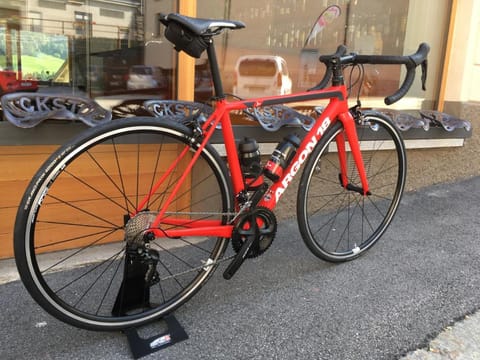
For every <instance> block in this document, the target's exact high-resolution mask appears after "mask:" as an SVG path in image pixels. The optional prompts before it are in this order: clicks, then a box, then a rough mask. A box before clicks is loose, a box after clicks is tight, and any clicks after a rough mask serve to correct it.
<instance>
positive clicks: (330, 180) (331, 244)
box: [303, 116, 405, 261]
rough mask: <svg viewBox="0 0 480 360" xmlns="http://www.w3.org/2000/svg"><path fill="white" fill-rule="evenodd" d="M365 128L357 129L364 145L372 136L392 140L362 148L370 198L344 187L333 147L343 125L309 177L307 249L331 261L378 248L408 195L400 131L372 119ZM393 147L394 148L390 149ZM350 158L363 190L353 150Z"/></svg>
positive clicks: (351, 177) (356, 183)
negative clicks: (405, 186)
mask: <svg viewBox="0 0 480 360" xmlns="http://www.w3.org/2000/svg"><path fill="white" fill-rule="evenodd" d="M364 124H365V125H363V126H358V127H357V133H358V136H359V140H360V141H362V139H364V138H365V139H368V138H370V137H371V136H372V132H374V133H378V132H383V137H388V138H389V140H377V141H375V142H364V143H363V144H362V157H363V160H364V164H365V170H366V172H367V178H368V182H369V187H370V189H369V190H370V192H371V195H369V196H363V195H362V194H359V193H358V192H355V191H349V190H346V189H344V188H343V187H342V186H341V183H340V180H339V175H338V174H339V165H338V164H339V162H338V155H337V153H336V152H335V148H336V146H335V144H333V145H332V146H330V144H331V143H335V136H336V135H338V134H339V133H341V130H342V128H341V127H340V126H339V127H338V128H337V129H336V131H335V134H334V136H332V137H331V138H330V141H328V143H326V144H325V146H324V148H323V149H322V151H321V152H320V153H319V154H318V156H317V158H316V161H315V169H314V170H313V171H311V172H310V176H309V178H308V179H307V183H306V189H307V190H306V196H305V201H304V204H303V209H304V214H305V218H304V221H305V224H306V226H305V232H306V236H307V237H308V238H310V240H311V241H309V243H307V245H310V246H311V247H313V250H314V251H316V252H317V253H318V254H319V256H321V257H324V258H325V259H327V260H332V261H342V260H348V259H351V258H355V257H357V256H358V255H360V254H361V253H362V252H364V251H366V250H367V249H369V248H370V247H371V246H372V245H373V244H375V242H376V241H377V240H378V239H379V238H380V237H381V236H382V234H383V233H384V232H385V230H386V229H387V227H388V225H389V224H390V222H391V220H392V218H393V215H394V214H395V212H396V209H397V207H398V205H399V202H400V198H401V194H402V192H403V186H404V181H405V157H404V151H402V150H403V143H402V141H401V139H400V138H399V137H398V134H397V131H396V130H395V129H394V128H393V125H392V124H391V123H390V122H389V121H386V120H385V119H383V118H377V117H368V116H367V117H366V119H365V121H364ZM392 146H393V150H387V149H391V148H392ZM366 149H369V150H366ZM332 150H333V151H332ZM347 157H348V158H347V167H348V170H347V176H348V179H349V182H350V183H351V184H352V185H354V186H357V187H361V182H360V177H359V175H358V171H357V170H356V167H355V165H354V161H353V158H352V156H351V153H350V152H348V153H347Z"/></svg>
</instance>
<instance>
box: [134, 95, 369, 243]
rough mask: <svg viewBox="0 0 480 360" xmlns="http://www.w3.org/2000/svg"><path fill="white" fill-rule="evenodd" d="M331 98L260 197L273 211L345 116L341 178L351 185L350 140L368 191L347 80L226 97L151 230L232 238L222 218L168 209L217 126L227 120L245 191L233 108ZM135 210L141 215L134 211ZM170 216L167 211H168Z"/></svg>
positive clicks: (234, 176)
mask: <svg viewBox="0 0 480 360" xmlns="http://www.w3.org/2000/svg"><path fill="white" fill-rule="evenodd" d="M319 99H324V100H325V99H329V103H328V105H327V107H326V108H325V109H324V111H323V112H322V113H321V114H320V115H319V117H318V119H317V120H316V122H315V124H314V125H313V127H312V128H311V129H310V130H309V132H308V133H307V134H306V136H305V137H304V138H303V140H302V142H301V143H300V146H299V147H298V149H297V152H296V154H295V156H294V158H293V159H292V161H291V162H290V164H289V165H288V167H287V168H286V169H285V171H284V173H283V175H282V177H281V178H280V179H279V180H278V181H277V182H275V183H273V184H272V185H271V186H270V188H269V189H268V190H267V192H266V193H265V194H264V195H263V197H262V199H261V200H260V202H259V204H258V205H260V206H263V207H267V208H269V209H270V210H273V209H274V208H275V206H276V204H277V202H278V201H279V200H280V198H281V196H282V194H283V193H284V192H285V190H286V189H287V187H288V186H289V184H290V183H291V182H292V180H293V178H294V177H295V175H297V173H298V172H299V170H300V169H301V167H302V165H303V164H304V163H305V161H306V160H307V159H308V157H309V155H310V154H311V153H312V151H313V149H314V148H315V146H316V145H317V143H318V142H319V141H320V139H321V138H322V136H323V134H324V133H325V131H326V130H327V129H328V128H329V127H330V126H331V125H333V124H334V123H335V122H336V121H340V122H341V123H342V124H343V127H344V132H341V133H339V134H338V135H337V138H336V143H337V148H338V156H339V162H340V171H341V174H340V180H341V183H342V186H343V187H345V188H346V187H347V185H348V184H349V181H348V178H347V171H346V169H347V164H346V158H347V156H346V151H347V150H346V142H347V141H348V143H349V145H350V151H351V152H352V155H353V159H354V161H355V164H356V166H357V170H358V173H359V175H360V179H361V183H362V191H363V194H364V195H366V194H368V190H369V188H368V182H367V177H366V173H365V168H364V165H363V159H362V155H361V152H360V144H359V142H358V137H357V132H356V128H355V120H354V119H353V116H352V115H351V113H350V111H349V108H348V101H347V93H346V87H345V86H344V85H340V86H332V87H329V88H328V89H324V90H315V91H310V92H303V93H297V94H292V95H282V96H273V97H265V98H259V99H250V100H239V101H232V102H229V101H227V100H225V99H221V100H219V101H217V102H216V107H215V111H214V112H213V114H212V115H211V116H210V117H209V118H208V120H207V121H206V122H205V123H204V124H203V125H202V130H203V135H204V136H203V140H202V143H201V144H200V146H199V147H198V149H197V151H196V152H195V154H194V155H193V157H192V159H191V160H190V161H189V163H188V165H187V167H186V170H185V171H184V173H183V174H182V176H181V177H180V179H179V180H178V182H177V184H176V185H175V187H174V189H173V190H172V192H171V194H170V195H169V197H168V199H167V200H166V202H165V204H164V206H163V208H162V209H160V211H159V213H158V215H157V217H156V219H155V221H154V222H153V224H152V225H151V229H150V230H149V231H151V232H153V234H154V235H155V237H181V236H216V237H225V238H229V237H231V235H232V230H233V225H231V224H226V225H225V224H222V222H221V220H195V221H194V222H192V221H191V220H188V219H185V218H183V219H182V218H175V217H172V216H170V214H168V215H167V214H166V209H167V208H168V206H169V205H170V204H171V203H172V201H173V200H174V199H175V197H176V195H177V193H178V191H179V189H180V187H181V186H182V184H183V182H184V181H185V180H186V178H187V177H188V176H189V173H190V171H191V169H192V167H193V165H194V163H195V161H197V159H198V157H199V156H200V154H201V152H202V150H203V149H204V148H205V146H206V145H207V143H208V142H209V140H210V138H211V136H212V134H213V132H214V131H215V129H216V127H217V125H219V124H220V125H221V128H222V134H223V140H224V143H225V149H226V154H227V162H228V167H229V170H230V173H231V181H232V185H233V190H234V193H235V195H237V194H240V193H241V192H242V191H244V190H245V183H244V180H243V174H242V170H241V166H240V160H239V157H238V153H237V145H236V143H235V136H234V132H233V127H232V123H231V120H230V112H231V111H233V110H244V109H247V108H256V107H262V106H270V105H275V104H285V103H293V102H302V101H303V102H305V101H309V100H319ZM189 149H190V148H189V147H188V146H185V148H184V149H183V151H181V153H180V155H179V156H178V158H177V159H176V161H174V162H173V163H172V164H171V165H170V167H169V168H168V169H167V170H166V172H165V174H164V175H163V176H162V178H161V179H159V180H158V181H157V182H156V184H155V185H154V186H153V188H152V190H151V192H150V193H149V194H148V195H147V196H146V197H145V198H144V199H143V201H141V202H140V205H139V207H138V209H137V212H139V211H141V210H142V209H143V207H144V206H145V204H147V203H148V200H149V198H150V197H151V196H152V195H153V194H154V193H155V192H156V191H157V189H158V188H159V187H160V185H161V184H162V182H163V181H164V180H165V179H166V178H167V177H168V176H169V175H170V173H171V172H172V171H173V170H174V168H175V167H176V165H177V164H178V163H179V162H180V161H181V160H182V159H183V158H184V157H185V156H186V154H187V153H188V152H189ZM132 215H135V214H132ZM166 215H167V216H166ZM160 224H162V225H170V226H181V228H179V229H177V228H175V229H165V228H162V229H160Z"/></svg>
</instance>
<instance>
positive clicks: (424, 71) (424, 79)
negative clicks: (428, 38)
mask: <svg viewBox="0 0 480 360" xmlns="http://www.w3.org/2000/svg"><path fill="white" fill-rule="evenodd" d="M427 70H428V60H427V59H425V60H423V61H422V90H423V91H425V90H427V86H426V83H427Z"/></svg>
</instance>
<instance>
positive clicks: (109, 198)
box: [64, 170, 127, 211]
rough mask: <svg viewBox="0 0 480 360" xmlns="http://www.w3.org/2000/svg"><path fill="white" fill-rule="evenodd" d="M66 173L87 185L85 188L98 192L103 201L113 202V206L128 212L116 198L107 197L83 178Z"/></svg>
mask: <svg viewBox="0 0 480 360" xmlns="http://www.w3.org/2000/svg"><path fill="white" fill-rule="evenodd" d="M64 172H65V173H66V174H68V175H70V176H71V177H73V178H74V179H75V180H77V181H78V182H80V183H81V184H83V185H85V186H86V187H88V188H89V189H91V190H93V191H94V192H96V193H97V194H98V195H100V196H101V197H102V199H106V200H108V201H110V202H112V203H113V204H115V205H116V206H118V207H119V208H120V209H122V210H124V211H127V209H126V208H125V207H124V206H123V205H121V204H119V203H117V202H116V201H115V200H114V198H112V197H111V196H109V195H106V194H104V193H103V192H101V191H100V190H98V189H96V188H94V187H93V186H92V185H90V184H88V183H87V182H86V181H84V180H82V179H81V178H79V177H78V176H76V175H74V174H73V173H71V172H70V171H68V170H64ZM95 200H96V201H97V200H99V199H95ZM78 201H81V200H78Z"/></svg>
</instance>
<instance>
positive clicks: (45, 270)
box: [41, 230, 116, 274]
mask: <svg viewBox="0 0 480 360" xmlns="http://www.w3.org/2000/svg"><path fill="white" fill-rule="evenodd" d="M115 231H116V230H113V231H110V232H109V233H107V234H105V235H104V236H102V237H100V238H99V239H97V240H95V241H93V242H91V243H90V244H88V245H87V246H84V247H82V248H80V249H78V250H77V251H75V252H74V253H72V254H70V255H69V256H67V257H66V258H64V259H62V260H60V261H58V262H56V263H55V264H53V265H51V266H49V267H48V268H46V269H44V270H42V271H41V272H42V274H44V273H46V272H48V271H49V270H50V269H53V268H54V267H56V266H57V265H60V264H61V263H64V262H65V261H67V260H68V259H71V258H72V257H73V256H75V255H78V254H79V253H81V252H82V251H84V250H86V249H89V248H91V247H92V246H94V245H95V244H97V243H99V242H100V241H102V240H103V239H105V238H106V237H108V236H109V235H111V234H113V233H114V232H115Z"/></svg>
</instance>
